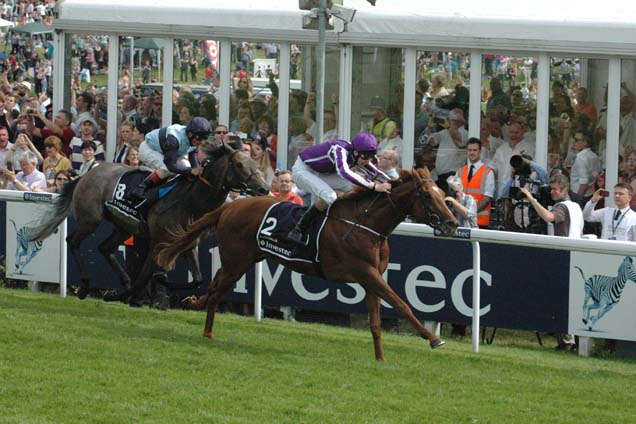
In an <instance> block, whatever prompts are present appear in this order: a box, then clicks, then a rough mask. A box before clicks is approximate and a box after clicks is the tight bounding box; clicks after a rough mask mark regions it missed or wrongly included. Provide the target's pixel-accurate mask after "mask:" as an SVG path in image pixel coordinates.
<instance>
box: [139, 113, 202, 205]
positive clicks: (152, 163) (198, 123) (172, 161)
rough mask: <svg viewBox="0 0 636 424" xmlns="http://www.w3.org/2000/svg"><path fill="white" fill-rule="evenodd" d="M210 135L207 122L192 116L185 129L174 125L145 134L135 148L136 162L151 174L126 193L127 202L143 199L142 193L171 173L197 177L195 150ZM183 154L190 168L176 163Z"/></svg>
mask: <svg viewBox="0 0 636 424" xmlns="http://www.w3.org/2000/svg"><path fill="white" fill-rule="evenodd" d="M211 132H212V128H211V127H210V122H209V121H208V120H207V119H205V118H203V117H201V116H195V117H194V118H192V120H191V121H190V122H189V123H188V125H187V126H185V125H179V124H175V125H171V126H169V127H166V128H159V129H156V130H153V131H150V132H149V133H148V134H146V138H145V140H144V142H143V143H141V146H139V160H140V161H141V162H143V163H144V164H145V165H146V166H148V167H150V168H153V169H154V171H153V172H152V173H151V174H150V175H148V177H146V179H145V180H143V181H142V182H141V184H139V186H138V187H136V188H135V189H134V190H132V191H131V192H130V193H129V195H128V197H129V198H130V200H135V201H141V200H143V199H145V194H146V190H148V189H149V188H151V187H153V186H155V185H159V184H160V183H161V181H162V180H164V179H165V178H167V177H168V176H170V175H172V174H186V175H187V174H190V175H199V174H200V173H201V168H199V167H198V165H199V160H198V158H197V147H199V146H200V145H201V143H203V141H205V140H207V139H208V137H209V136H210V133H211ZM186 154H187V156H188V160H189V161H190V165H191V166H184V165H182V164H180V163H178V160H179V158H181V157H182V156H185V155H186Z"/></svg>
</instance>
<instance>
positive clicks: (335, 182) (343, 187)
mask: <svg viewBox="0 0 636 424" xmlns="http://www.w3.org/2000/svg"><path fill="white" fill-rule="evenodd" d="M292 178H293V180H294V183H296V185H297V186H298V188H300V189H302V190H305V191H306V192H308V193H311V195H312V197H313V201H314V203H315V201H316V199H322V200H323V201H325V202H327V204H328V205H331V204H332V203H333V202H335V201H336V199H337V198H338V195H337V194H336V192H335V191H334V190H339V191H351V190H352V188H353V184H352V183H351V182H349V181H347V180H345V179H344V178H342V177H341V176H340V175H338V174H335V173H334V174H321V173H319V172H316V171H314V170H313V169H311V168H310V167H309V166H307V165H306V164H305V162H303V161H302V160H301V159H300V158H298V159H296V162H295V163H294V166H293V167H292Z"/></svg>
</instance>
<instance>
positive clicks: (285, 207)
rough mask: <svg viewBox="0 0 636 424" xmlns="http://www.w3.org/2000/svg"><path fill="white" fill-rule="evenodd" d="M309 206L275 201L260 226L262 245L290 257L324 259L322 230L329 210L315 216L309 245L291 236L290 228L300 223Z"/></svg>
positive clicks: (272, 251)
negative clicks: (321, 251)
mask: <svg viewBox="0 0 636 424" xmlns="http://www.w3.org/2000/svg"><path fill="white" fill-rule="evenodd" d="M306 210H307V208H306V207H303V206H300V205H296V204H294V203H291V202H278V203H275V204H273V205H272V206H271V207H270V208H269V210H268V211H267V213H266V214H265V217H264V218H263V221H262V222H261V226H260V227H259V229H258V234H257V236H256V237H257V242H258V246H259V247H260V249H261V250H263V251H264V252H267V253H270V254H272V255H274V256H278V257H279V258H282V259H285V260H287V261H299V262H308V263H312V264H317V263H318V262H320V257H319V254H320V252H319V250H320V233H321V232H322V229H323V227H324V226H325V223H326V222H327V215H326V214H322V215H320V216H319V217H318V218H316V219H314V220H313V222H312V223H311V225H310V226H309V243H308V244H307V246H303V245H300V244H298V243H295V242H293V241H291V240H289V239H288V238H287V234H288V233H289V231H290V230H291V229H292V228H293V227H294V225H296V223H297V222H298V221H299V220H300V218H301V217H302V216H303V214H304V213H305V211H306Z"/></svg>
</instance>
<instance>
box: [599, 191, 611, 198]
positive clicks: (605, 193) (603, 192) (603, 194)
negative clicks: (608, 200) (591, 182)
mask: <svg viewBox="0 0 636 424" xmlns="http://www.w3.org/2000/svg"><path fill="white" fill-rule="evenodd" d="M600 194H601V196H603V197H609V195H610V192H609V191H607V190H601V193H600Z"/></svg>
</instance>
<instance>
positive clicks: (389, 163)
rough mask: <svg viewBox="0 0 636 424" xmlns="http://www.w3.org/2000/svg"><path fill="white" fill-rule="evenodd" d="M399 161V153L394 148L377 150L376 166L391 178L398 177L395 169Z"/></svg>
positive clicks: (395, 178)
mask: <svg viewBox="0 0 636 424" xmlns="http://www.w3.org/2000/svg"><path fill="white" fill-rule="evenodd" d="M399 161H400V155H399V154H398V152H397V151H395V150H391V149H386V150H384V151H383V152H378V168H379V169H380V170H381V171H382V172H384V173H385V174H386V175H387V176H389V178H391V179H392V180H397V179H399V178H400V174H399V173H398V171H397V169H396V166H397V164H398V162H399Z"/></svg>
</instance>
